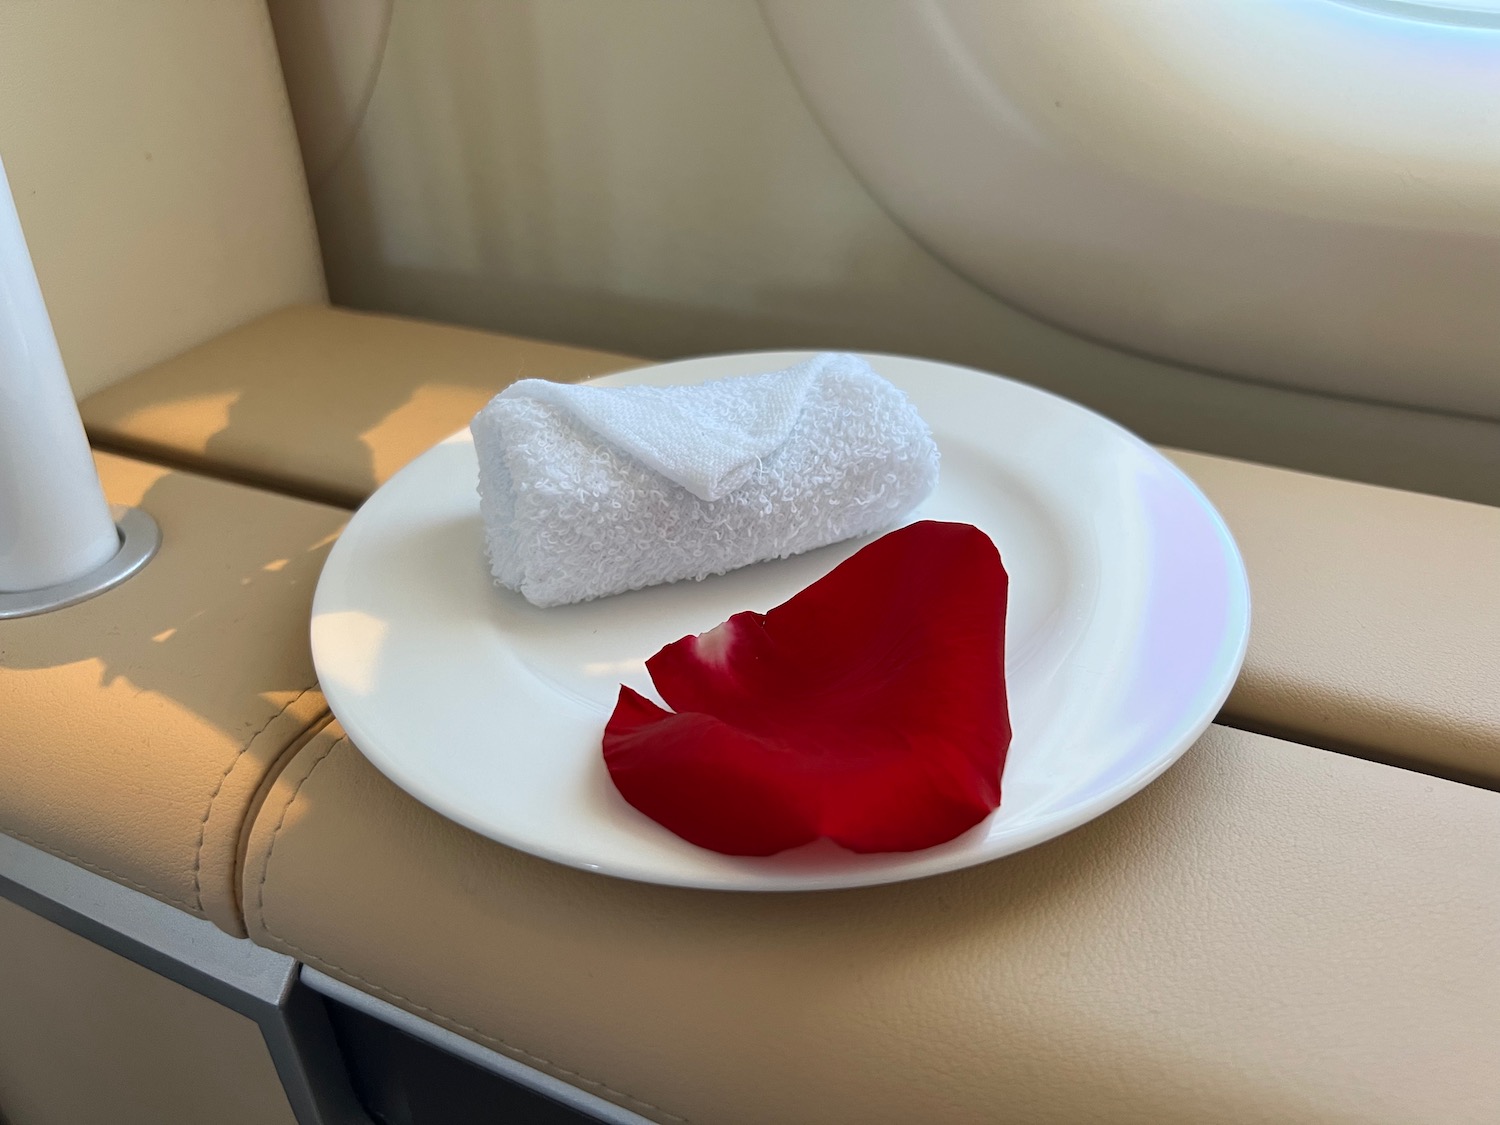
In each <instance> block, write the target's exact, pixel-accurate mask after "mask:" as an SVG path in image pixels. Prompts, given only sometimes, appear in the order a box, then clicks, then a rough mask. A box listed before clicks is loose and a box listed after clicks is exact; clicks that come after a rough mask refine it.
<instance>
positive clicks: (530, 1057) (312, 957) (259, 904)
mask: <svg viewBox="0 0 1500 1125" xmlns="http://www.w3.org/2000/svg"><path fill="white" fill-rule="evenodd" d="M346 743H347V744H349V745H350V746H351V747H352V745H353V744H352V743H349V740H348V739H347V738H343V739H339V740H338V741H337V742H335V743H334V744H333V745H332V746H330V747H329V748H328V749H327V750H325V751H324V752H323V753H322V754H321V755H320V756H319V757H318V760H317V761H315V762H314V763H313V764H312V766H311V767H310V768H309V769H308V771H307V773H306V774H304V775H303V776H302V778H301V780H300V781H298V782H297V786H296V788H295V789H293V790H292V795H291V796H290V797H289V798H288V799H287V802H286V804H285V805H283V806H282V809H281V816H280V817H279V818H278V819H277V821H276V827H275V828H273V829H272V830H271V842H270V844H269V846H268V847H267V848H266V858H265V862H264V863H263V864H262V865H261V869H260V882H259V883H258V884H257V885H256V895H255V901H256V909H257V911H258V912H259V915H260V919H259V920H260V925H261V928H262V929H263V930H265V932H266V936H268V937H270V938H272V939H274V940H276V941H278V942H280V943H281V944H282V945H284V946H286V948H288V949H290V950H292V951H293V952H295V953H296V954H297V955H298V956H299V957H301V958H302V959H303V960H305V961H309V962H311V963H312V964H314V965H317V966H319V967H320V968H324V969H329V970H331V971H333V972H335V973H338V974H340V975H342V976H345V977H348V978H349V979H351V980H357V981H359V983H360V984H362V985H364V986H365V987H366V988H368V989H370V990H371V991H373V992H376V993H379V994H381V995H383V996H386V997H389V998H390V999H392V1000H395V1001H398V1002H399V1003H401V1004H404V1005H407V1006H408V1007H410V1008H414V1009H415V1010H417V1011H419V1012H421V1013H423V1014H424V1015H427V1016H431V1017H433V1018H434V1019H436V1020H438V1021H439V1022H441V1023H443V1024H445V1025H446V1026H448V1027H449V1029H450V1030H458V1031H464V1032H468V1033H469V1034H470V1035H473V1036H475V1037H477V1038H479V1039H482V1040H484V1041H485V1042H487V1043H492V1044H495V1045H496V1046H498V1047H502V1048H504V1049H505V1050H506V1051H509V1052H511V1053H513V1054H515V1055H519V1056H521V1057H522V1058H523V1059H525V1060H527V1061H529V1062H533V1063H541V1064H542V1065H543V1066H545V1067H547V1068H548V1069H549V1070H550V1071H552V1072H553V1073H555V1074H560V1075H564V1076H566V1077H567V1078H571V1079H573V1080H575V1081H577V1082H580V1083H582V1084H583V1085H585V1086H589V1087H592V1088H594V1089H597V1090H603V1091H604V1092H606V1093H608V1094H613V1095H614V1096H615V1097H616V1098H619V1099H621V1100H623V1101H625V1102H626V1103H628V1104H630V1105H632V1106H637V1107H639V1108H641V1109H646V1110H650V1111H651V1112H652V1113H656V1114H660V1115H661V1116H662V1117H664V1118H666V1119H667V1120H668V1121H675V1122H679V1123H680V1125H691V1122H690V1121H689V1120H688V1119H687V1118H686V1117H679V1116H678V1115H676V1114H675V1113H669V1112H667V1111H666V1110H665V1109H662V1108H661V1107H660V1106H657V1105H652V1104H651V1103H650V1102H647V1101H642V1100H641V1099H640V1098H637V1097H633V1096H631V1095H630V1094H627V1093H625V1092H624V1091H623V1090H616V1089H615V1088H614V1087H613V1086H610V1085H608V1084H606V1083H604V1082H600V1081H598V1080H597V1079H593V1078H587V1077H585V1076H584V1075H582V1074H579V1073H578V1072H577V1071H576V1070H569V1069H568V1068H567V1067H565V1066H560V1065H558V1064H557V1063H555V1062H553V1061H552V1060H551V1059H547V1058H543V1057H542V1056H541V1055H534V1054H532V1053H531V1052H530V1051H527V1050H525V1049H524V1048H522V1047H517V1046H516V1045H515V1044H513V1043H507V1042H506V1041H505V1040H504V1039H501V1038H499V1037H498V1036H494V1035H490V1034H488V1033H487V1032H484V1031H481V1030H480V1029H479V1028H477V1027H471V1026H470V1025H469V1024H466V1023H463V1022H462V1021H460V1020H456V1019H454V1018H453V1017H452V1016H447V1015H444V1014H443V1013H442V1012H439V1011H437V1010H436V1009H434V1008H429V1007H427V1006H426V1005H425V1004H420V1003H418V1002H417V1001H415V1000H413V999H412V998H411V997H409V996H403V995H401V993H399V992H396V991H393V990H392V989H389V988H386V987H385V986H384V985H379V984H376V983H375V982H374V981H372V980H368V979H366V978H365V977H362V976H360V975H359V974H358V973H355V972H351V971H350V970H348V969H346V968H344V967H343V966H342V965H337V964H334V963H333V962H332V961H328V960H325V959H324V958H322V957H319V956H318V955H317V954H316V953H311V952H309V951H308V950H306V949H303V948H302V947H301V946H299V945H297V944H296V943H295V942H293V941H289V940H288V939H287V938H284V937H282V936H281V935H280V934H278V933H276V931H274V930H272V929H271V927H270V925H269V924H268V923H267V921H266V878H267V876H268V875H269V874H270V871H271V857H272V856H273V855H275V854H276V841H277V839H278V838H279V837H280V836H281V830H282V828H283V826H285V824H286V818H287V814H288V813H290V812H291V810H292V806H293V805H295V804H296V803H297V798H298V796H299V795H300V794H301V792H302V787H303V786H304V785H306V784H307V783H308V781H310V780H311V779H312V775H313V774H315V773H316V772H317V771H318V767H319V766H321V765H322V764H323V763H324V762H325V761H327V760H328V758H329V757H330V756H331V755H332V754H333V752H334V751H335V750H337V749H338V748H339V747H340V746H343V745H345V744H346Z"/></svg>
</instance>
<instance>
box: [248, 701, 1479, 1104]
mask: <svg viewBox="0 0 1500 1125" xmlns="http://www.w3.org/2000/svg"><path fill="white" fill-rule="evenodd" d="M1497 862H1500V794H1496V793H1492V792H1489V791H1487V790H1482V789H1477V788H1471V787H1467V786H1462V785H1457V784H1454V783H1451V782H1445V781H1439V780H1436V779H1433V778H1429V777H1423V776H1420V775H1417V774H1413V773H1408V772H1405V771H1402V770H1396V769H1392V768H1390V767H1388V766H1382V765H1377V764H1375V763H1371V762H1366V761H1361V760H1359V759H1356V758H1350V757H1345V756H1342V755H1337V754H1330V753H1327V752H1324V751H1320V750H1313V749H1308V748H1306V747H1302V746H1297V745H1293V744H1290V743H1285V742H1278V741H1275V740H1273V739H1270V738H1266V737H1263V736H1260V735H1254V734H1249V733H1246V732H1243V731H1234V730H1228V729H1224V728H1213V729H1211V731H1210V732H1209V733H1208V734H1207V735H1206V736H1205V737H1204V738H1203V739H1202V740H1201V741H1200V742H1199V744H1198V745H1197V746H1195V747H1194V748H1193V749H1191V750H1190V751H1189V752H1188V754H1187V756H1186V758H1185V759H1184V760H1183V761H1182V762H1181V763H1180V764H1178V765H1177V766H1175V767H1174V768H1173V769H1172V770H1170V771H1169V772H1168V773H1167V774H1166V775H1165V776H1164V777H1163V778H1162V779H1161V780H1160V781H1158V782H1156V783H1155V784H1154V785H1152V786H1151V787H1150V788H1149V789H1147V790H1146V791H1145V792H1144V793H1142V794H1141V795H1139V796H1137V797H1136V798H1134V799H1132V800H1131V801H1129V802H1127V803H1126V804H1125V805H1124V806H1122V807H1121V808H1119V809H1117V810H1115V811H1113V812H1111V813H1109V814H1107V815H1105V816H1104V817H1102V818H1101V819H1099V820H1096V821H1094V822H1092V823H1091V824H1089V825H1086V826H1085V827H1083V828H1080V829H1078V830H1077V831H1075V832H1073V833H1071V834H1069V835H1067V836H1065V837H1063V838H1061V839H1059V840H1056V841H1053V842H1052V843H1049V844H1046V845H1043V846H1040V847H1037V848H1035V849H1033V850H1031V851H1029V852H1025V853H1022V854H1020V855H1016V856H1012V857H1009V858H1006V859H1002V860H999V861H996V862H994V863H990V864H987V865H984V866H982V867H978V868H972V869H970V870H967V871H963V872H959V873H956V874H953V875H947V876H940V877H937V878H932V879H927V880H923V881H919V882H914V883H907V884H900V885H895V886H890V887H877V888H871V889H863V890H854V891H843V892H835V893H823V894H732V893H715V892H703V891H693V890H684V889H678V888H668V887H659V886H651V885H645V884H636V883H629V882H625V881H621V880H614V879H608V878H604V877H602V876H597V875H591V874H588V873H585V872H582V871H576V870H572V869H569V868H563V867H558V866H555V865H553V864H550V863H547V862H544V861H542V860H538V859H533V858H531V857H528V856H526V855H523V854H521V853H518V852H515V851H512V850H509V849H507V848H505V847H502V846H500V845H498V844H494V843H490V842H488V841H486V840H483V839H481V838H480V837H478V836H475V835H474V834H472V833H470V832H468V831H466V830H464V829H462V828H460V827H458V826H457V825H454V824H452V823H450V822H448V821H446V820H444V819H443V818H441V817H439V816H438V815H437V814H435V813H432V812H430V811H428V810H427V809H425V808H424V807H422V806H421V805H419V804H417V803H416V802H415V801H413V800H411V799H410V798H408V797H406V796H405V795H404V794H402V793H401V792H400V791H398V790H397V789H395V788H394V787H393V786H392V785H391V784H389V783H388V782H387V781H386V780H385V779H384V778H383V777H381V776H380V774H378V773H377V772H376V771H375V769H374V768H373V767H372V766H370V765H369V764H368V763H367V762H366V761H365V760H364V759H363V758H362V757H361V756H360V755H359V754H358V752H357V751H355V750H354V748H353V747H352V746H351V745H350V744H349V742H348V741H347V739H342V738H341V737H340V733H339V731H338V728H337V727H329V728H326V729H325V730H324V731H323V732H322V733H320V734H319V735H318V736H317V737H316V738H315V739H314V740H313V741H312V742H311V743H309V745H308V746H307V747H306V748H304V749H303V750H302V751H301V752H300V753H299V754H298V756H297V757H296V758H295V759H294V760H293V761H292V763H291V764H290V765H289V766H288V767H287V769H286V770H285V771H284V772H283V774H282V775H281V776H280V778H279V779H278V780H277V782H276V783H275V786H274V788H273V790H272V793H271V795H270V798H269V799H268V800H267V802H266V804H265V807H264V808H263V810H262V811H261V813H260V815H259V816H258V817H257V819H256V821H255V824H254V826H253V828H252V836H251V841H250V850H249V858H248V860H247V863H246V867H245V902H246V916H247V920H248V924H249V927H250V932H251V936H252V938H253V939H254V940H256V941H258V942H262V943H264V944H268V945H270V946H273V947H275V948H277V949H281V950H283V951H286V952H287V953H290V954H292V955H293V956H296V957H299V958H302V959H303V960H304V961H306V962H307V963H309V964H312V965H315V966H317V967H318V968H320V969H323V970H325V971H327V972H329V973H331V974H333V975H335V976H338V977H340V978H341V979H343V980H345V981H347V982H349V983H351V984H354V985H356V986H357V987H360V988H364V989H366V990H368V991H370V992H372V993H374V994H376V995H378V996H381V997H383V998H385V999H387V1000H390V1001H392V1002H394V1003H397V1004H400V1005H402V1006H404V1007H406V1008H407V1009H409V1010H411V1011H413V1012H416V1013H418V1014H420V1015H422V1016H424V1017H426V1018H428V1019H432V1020H435V1021H437V1022H439V1023H442V1024H443V1025H445V1026H447V1027H449V1028H451V1029H453V1030H456V1031H458V1032H460V1033H462V1034H464V1035H467V1036H469V1037H471V1038H473V1039H475V1040H478V1041H480V1042H482V1043H485V1044H488V1045H489V1046H491V1047H493V1048H495V1049H496V1050H499V1051H503V1052H505V1053H507V1054H510V1055H512V1056H514V1057H517V1058H520V1059H523V1060H525V1061H526V1062H528V1063H531V1064H532V1065H535V1066H539V1067H542V1068H544V1069H547V1070H550V1071H551V1072H552V1073H554V1074H557V1075H560V1076H562V1077H564V1078H566V1079H568V1080H570V1081H572V1082H574V1083H576V1084H578V1085H581V1086H584V1087H586V1088H588V1089H590V1090H593V1091H595V1092H597V1093H601V1094H603V1095H605V1096H607V1097H611V1098H613V1099H615V1100H616V1101H618V1102H620V1103H621V1104H624V1105H627V1106H630V1107H631V1108H633V1109H635V1110H637V1111H639V1112H641V1113H644V1114H646V1115H648V1116H650V1117H653V1118H655V1119H656V1120H660V1121H684V1120H686V1121H691V1122H694V1123H696V1125H752V1123H754V1125H840V1123H850V1125H856V1123H857V1125H882V1123H890V1125H898V1123H899V1125H908V1123H910V1122H918V1121H920V1122H923V1123H924V1125H958V1123H960V1122H961V1123H964V1125H979V1123H983V1122H995V1121H1025V1122H1033V1123H1045V1122H1056V1123H1059V1125H1063V1123H1066V1125H1075V1123H1077V1122H1083V1121H1108V1122H1111V1123H1114V1125H1127V1123H1141V1125H1146V1123H1150V1125H1177V1123H1181V1125H1201V1123H1202V1122H1208V1121H1234V1122H1237V1123H1255V1122H1264V1123H1272V1122H1276V1123H1280V1122H1287V1121H1319V1122H1334V1121H1348V1122H1355V1121H1358V1122H1361V1123H1362V1125H1387V1123H1389V1125H1396V1123H1408V1125H1425V1123H1427V1122H1434V1121H1442V1122H1445V1123H1449V1125H1460V1123H1475V1125H1477V1123H1480V1122H1492V1121H1493V1120H1494V1111H1495V1107H1496V1105H1500V1067H1496V1066H1495V1065H1494V1063H1495V1060H1496V1058H1497V1057H1500V1003H1497V1001H1500V961H1497V959H1496V958H1495V956H1494V950H1495V948H1496V945H1497V943H1500V883H1497V882H1496V880H1495V878H1494V873H1495V870H1496V867H1497Z"/></svg>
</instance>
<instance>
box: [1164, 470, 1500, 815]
mask: <svg viewBox="0 0 1500 1125" xmlns="http://www.w3.org/2000/svg"><path fill="white" fill-rule="evenodd" d="M1171 456H1172V458H1173V460H1175V461H1176V462H1177V463H1178V464H1179V465H1180V466H1181V467H1182V468H1183V470H1184V471H1185V472H1187V473H1188V475H1189V476H1191V477H1192V478H1193V479H1194V480H1195V481H1197V482H1198V484H1199V485H1200V486H1201V487H1202V489H1203V490H1204V492H1206V493H1207V494H1208V496H1209V498H1210V499H1211V500H1212V501H1213V502H1214V504H1215V505H1216V506H1217V507H1218V509H1219V511H1220V512H1222V513H1223V515H1224V519H1225V520H1226V521H1227V522H1228V524H1229V526H1230V529H1231V530H1232V531H1233V532H1234V535H1235V538H1236V540H1237V541H1238V542H1239V545H1240V550H1241V552H1242V553H1243V554H1244V556H1245V566H1246V569H1247V570H1248V571H1249V575H1250V589H1251V601H1252V606H1253V611H1252V612H1253V624H1252V627H1251V633H1250V651H1249V655H1248V656H1247V657H1246V660H1245V670H1244V672H1243V673H1242V674H1241V676H1240V680H1239V683H1238V684H1237V685H1236V687H1235V690H1234V693H1233V694H1232V695H1231V696H1230V697H1229V702H1228V704H1227V705H1226V707H1225V716H1226V717H1227V718H1228V720H1229V721H1231V722H1234V723H1236V724H1244V725H1247V726H1250V727H1253V728H1255V729H1260V730H1267V731H1270V732H1272V733H1279V734H1286V735H1288V736H1289V737H1296V738H1299V739H1301V740H1305V741H1313V742H1317V743H1319V744H1327V745H1333V746H1338V747H1341V748H1346V749H1350V750H1353V751H1355V752H1357V753H1363V754H1369V755H1372V756H1376V757H1380V758H1383V759H1387V760H1390V761H1395V762H1400V763H1402V764H1405V765H1409V766H1412V767H1413V768H1416V769H1424V770H1432V771H1434V772H1438V773H1442V774H1446V775H1450V776H1455V777H1460V778H1464V779H1471V780H1476V781H1479V782H1481V783H1483V784H1488V785H1491V786H1494V785H1500V508H1491V507H1488V506H1485V505H1481V504H1468V503H1464V502H1462V501H1458V500H1446V499H1441V498H1438V497H1434V496H1421V495H1417V494H1415V493H1410V492H1398V491H1394V490H1391V489H1386V488H1378V487H1375V486H1373V485H1364V484H1352V483H1350V482H1348V481H1339V480H1330V479H1328V478H1326V477H1317V476H1309V475H1307V474H1305V473H1294V472H1288V471H1287V470H1285V469H1272V468H1267V467H1265V466H1263V465H1251V464H1247V463H1245V462H1242V461H1229V460H1225V459H1223V458H1218V457H1208V456H1204V455H1202V454H1197V453H1176V452H1174V453H1172V455H1171Z"/></svg>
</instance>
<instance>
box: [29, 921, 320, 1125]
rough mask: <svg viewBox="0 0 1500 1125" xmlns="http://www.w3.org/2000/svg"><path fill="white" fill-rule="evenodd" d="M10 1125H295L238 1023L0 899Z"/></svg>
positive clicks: (257, 1046) (247, 1031) (261, 1054)
mask: <svg viewBox="0 0 1500 1125" xmlns="http://www.w3.org/2000/svg"><path fill="white" fill-rule="evenodd" d="M0 1111H3V1113H4V1114H8V1115H9V1118H8V1119H9V1120H10V1121H11V1122H12V1125H209V1123H212V1125H295V1122H296V1118H295V1117H294V1116H293V1114H292V1107H291V1106H290V1105H289V1104H288V1102H287V1098H286V1093H285V1091H284V1090H283V1089H282V1085H281V1080H280V1078H279V1077H278V1076H277V1074H276V1068H275V1065H274V1064H273V1063H272V1061H271V1056H270V1053H269V1051H267V1049H266V1043H265V1040H264V1039H263V1038H262V1037H261V1034H260V1029H259V1028H257V1027H256V1026H255V1024H254V1023H253V1022H252V1021H251V1020H250V1019H248V1018H247V1017H245V1016H242V1015H240V1014H238V1013H237V1012H232V1011H230V1010H229V1009H228V1008H224V1007H221V1006H220V1005H218V1004H216V1003H214V1002H213V1001H212V1000H209V999H208V998H207V997H205V996H200V995H199V994H198V993H196V992H193V991H191V990H189V989H187V988H184V987H183V986H182V985H180V984H175V983H173V982H172V981H169V980H167V979H166V978H165V977H160V976H157V975H156V974H155V973H153V972H151V971H150V970H149V969H144V968H142V967H141V966H140V965H137V964H135V963H133V962H131V961H127V960H126V959H125V958H123V957H121V956H119V955H118V954H115V953H111V952H109V951H108V950H106V949H103V948H101V947H99V946H97V945H95V944H94V943H93V942H91V941H88V940H86V939H84V938H81V937H79V936H78V935H77V934H73V933H70V932H68V931H67V930H65V929H63V928H62V927H60V926H56V925H53V924H52V923H51V922H48V921H46V920H44V919H42V918H38V917H37V916H36V915H34V914H30V913H28V912H27V911H25V910H23V909H21V907H19V906H16V905H14V904H13V903H10V902H7V901H5V900H4V899H0Z"/></svg>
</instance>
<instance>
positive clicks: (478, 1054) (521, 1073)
mask: <svg viewBox="0 0 1500 1125" xmlns="http://www.w3.org/2000/svg"><path fill="white" fill-rule="evenodd" d="M302 983H303V984H305V985H307V987H308V988H310V989H312V990H313V991H314V992H318V993H321V994H322V995H324V996H326V997H327V998H328V999H330V1000H333V1001H336V1002H337V1003H339V1004H344V1005H346V1006H348V1007H350V1008H353V1009H355V1010H356V1011H360V1012H364V1013H365V1014H366V1015H369V1016H373V1017H374V1018H375V1019H377V1020H379V1021H380V1022H382V1023H384V1024H388V1025H389V1026H391V1027H396V1028H400V1029H401V1030H402V1031H404V1032H406V1033H407V1034H408V1035H410V1036H412V1037H413V1038H414V1039H420V1040H422V1041H423V1042H424V1043H430V1044H431V1045H432V1046H434V1047H436V1048H438V1049H439V1050H441V1051H446V1052H447V1053H448V1054H450V1055H455V1056H457V1057H458V1058H461V1059H463V1060H464V1061H465V1062H467V1063H469V1064H470V1065H472V1066H476V1067H478V1068H479V1069H480V1070H485V1071H488V1072H489V1073H491V1074H495V1075H498V1076H500V1077H501V1078H505V1079H508V1080H509V1081H511V1082H514V1083H515V1084H516V1085H518V1086H524V1087H526V1088H527V1089H529V1090H534V1091H536V1092H537V1093H539V1094H542V1095H543V1096H545V1097H548V1098H551V1099H552V1100H553V1101H555V1102H558V1103H560V1104H562V1105H565V1106H567V1107H568V1108H569V1109H573V1110H577V1111H578V1112H579V1113H582V1114H585V1115H587V1116H589V1117H591V1118H593V1119H594V1120H595V1121H599V1122H603V1123H605V1125H654V1123H653V1122H652V1121H651V1119H650V1118H647V1117H642V1116H641V1115H640V1114H638V1113H632V1112H631V1111H630V1110H628V1109H623V1108H621V1107H620V1106H617V1105H615V1103H614V1102H609V1101H605V1100H604V1099H603V1098H601V1097H598V1096H597V1095H595V1094H590V1093H589V1092H588V1091H586V1090H580V1089H579V1088H578V1087H577V1086H573V1085H571V1084H569V1083H567V1082H564V1081H563V1080H562V1079H560V1078H554V1077H552V1075H550V1074H546V1073H544V1072H543V1071H540V1070H537V1069H536V1068H535V1067H530V1066H527V1065H526V1064H525V1063H522V1062H517V1061H516V1060H515V1059H512V1058H509V1057H508V1056H506V1055H502V1054H500V1053H499V1052H497V1051H492V1050H490V1049H489V1048H488V1047H481V1046H480V1045H479V1044H478V1043H475V1042H474V1041H473V1040H471V1039H465V1038H464V1037H463V1036H462V1035H459V1034H457V1033H456V1032H452V1031H449V1030H448V1029H447V1028H445V1027H439V1026H438V1025H437V1024H435V1023H431V1022H430V1021H428V1020H424V1019H422V1018H421V1017H420V1016H414V1015H412V1014H411V1013H410V1012H408V1011H407V1010H406V1009H405V1008H398V1007H396V1005H394V1004H390V1003H387V1002H386V1001H384V1000H381V999H378V998H377V997H374V996H371V995H370V994H369V993H368V992H361V991H360V990H359V989H357V988H354V987H353V986H352V985H347V984H345V983H344V982H343V981H341V980H337V979H335V978H334V977H331V976H329V975H328V974H326V973H320V972H319V971H318V970H317V969H311V968H307V967H304V968H303V969H302Z"/></svg>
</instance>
